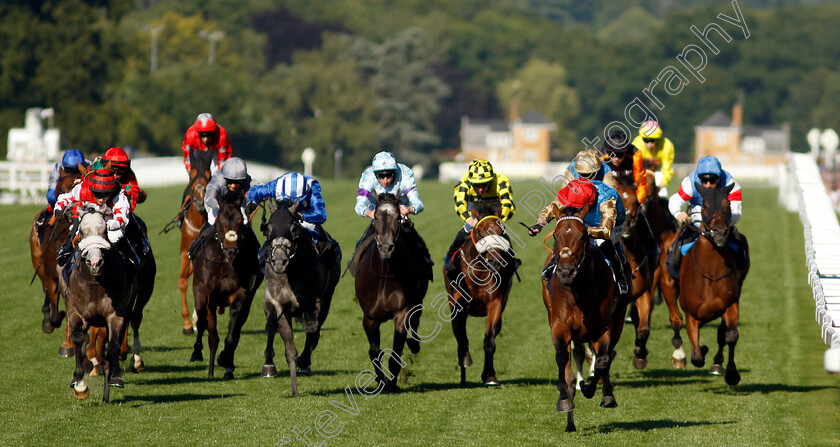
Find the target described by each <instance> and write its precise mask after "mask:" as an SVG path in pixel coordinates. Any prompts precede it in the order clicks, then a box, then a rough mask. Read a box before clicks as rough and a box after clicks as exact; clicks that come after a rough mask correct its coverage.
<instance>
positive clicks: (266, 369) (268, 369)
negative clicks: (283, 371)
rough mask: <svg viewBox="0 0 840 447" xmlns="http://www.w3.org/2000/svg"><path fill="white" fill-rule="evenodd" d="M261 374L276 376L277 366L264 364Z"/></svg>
mask: <svg viewBox="0 0 840 447" xmlns="http://www.w3.org/2000/svg"><path fill="white" fill-rule="evenodd" d="M260 375H261V376H263V377H275V376H276V375H277V368H275V367H274V365H263V367H262V372H261V373H260Z"/></svg>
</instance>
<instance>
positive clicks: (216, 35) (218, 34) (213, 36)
mask: <svg viewBox="0 0 840 447" xmlns="http://www.w3.org/2000/svg"><path fill="white" fill-rule="evenodd" d="M198 36H199V37H201V38H202V39H207V40H208V41H209V42H210V55H209V56H208V57H207V65H213V62H214V61H215V60H216V41H217V40H219V39H221V38H223V37H225V32H224V31H213V32H212V33H211V32H208V31H207V30H206V29H203V30H201V31H199V33H198Z"/></svg>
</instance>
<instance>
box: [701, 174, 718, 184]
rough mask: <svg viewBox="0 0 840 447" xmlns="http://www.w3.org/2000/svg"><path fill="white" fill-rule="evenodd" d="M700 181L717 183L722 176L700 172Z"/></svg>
mask: <svg viewBox="0 0 840 447" xmlns="http://www.w3.org/2000/svg"><path fill="white" fill-rule="evenodd" d="M699 177H700V181H701V182H703V183H717V181H718V179H720V177H719V176H718V175H717V174H700V175H699Z"/></svg>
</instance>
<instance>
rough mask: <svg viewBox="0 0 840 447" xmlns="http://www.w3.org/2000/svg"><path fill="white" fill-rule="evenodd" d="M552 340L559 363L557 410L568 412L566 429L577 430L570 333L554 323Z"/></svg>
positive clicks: (555, 357)
mask: <svg viewBox="0 0 840 447" xmlns="http://www.w3.org/2000/svg"><path fill="white" fill-rule="evenodd" d="M551 341H552V343H553V344H554V361H555V362H556V363H557V391H559V392H560V396H559V397H558V398H557V411H559V412H563V413H567V416H566V431H567V432H572V431H575V430H576V428H575V419H574V409H575V401H574V398H575V376H574V375H573V374H572V362H571V361H570V353H569V342H570V335H569V334H568V333H567V331H564V330H563V328H561V325H560V324H557V323H552V327H551Z"/></svg>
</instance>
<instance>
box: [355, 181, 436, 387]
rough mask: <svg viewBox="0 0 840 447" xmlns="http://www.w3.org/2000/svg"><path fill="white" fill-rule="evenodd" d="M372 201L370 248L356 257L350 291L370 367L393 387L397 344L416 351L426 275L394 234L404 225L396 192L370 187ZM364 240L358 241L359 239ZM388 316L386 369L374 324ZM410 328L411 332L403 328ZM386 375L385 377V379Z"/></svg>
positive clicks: (398, 360) (399, 364) (382, 382)
mask: <svg viewBox="0 0 840 447" xmlns="http://www.w3.org/2000/svg"><path fill="white" fill-rule="evenodd" d="M372 198H373V200H374V203H376V208H375V209H374V219H373V226H374V229H375V235H374V236H373V237H374V240H375V242H376V249H375V250H374V249H372V247H369V248H367V249H365V250H364V252H363V253H362V254H361V256H360V257H359V262H358V267H357V270H356V297H357V298H358V300H359V306H360V307H361V308H362V312H363V313H364V316H363V319H362V325H363V326H364V329H365V334H366V335H367V339H368V343H369V345H370V349H369V350H368V355H369V356H370V360H371V362H372V363H373V365H374V367H375V368H376V378H377V380H378V382H379V383H380V385H379V386H380V388H382V387H384V388H387V389H389V390H393V391H397V390H398V389H399V388H398V387H397V385H396V382H397V374H399V372H400V368H401V367H402V366H405V362H404V361H403V360H402V358H401V356H402V352H403V347H404V345H405V344H406V343H407V344H408V348H409V349H410V350H411V352H413V353H415V354H416V353H417V352H419V351H420V341H419V338H415V334H416V330H417V328H418V325H419V324H420V313H421V312H420V309H419V306H418V305H419V304H422V301H423V297H425V295H426V290H427V289H428V287H429V278H428V276H427V275H426V274H425V273H424V266H422V265H420V261H419V257H418V256H417V254H416V253H413V252H412V250H413V249H414V246H413V244H409V243H407V242H406V240H405V238H401V237H400V234H401V233H402V232H403V231H406V230H404V229H403V228H402V226H403V225H405V224H404V223H403V222H401V216H400V207H399V194H397V195H394V194H389V193H384V194H377V193H376V192H375V191H374V192H372ZM362 244H364V242H362ZM390 319H393V320H394V345H393V350H387V349H386V351H390V361H389V368H388V371H383V369H382V358H383V357H384V352H383V351H381V350H380V349H379V338H380V337H379V326H380V325H381V324H382V323H384V322H385V321H388V320H390ZM408 331H411V333H412V334H411V337H408V339H406V334H407V332H408ZM386 377H387V380H386Z"/></svg>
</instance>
